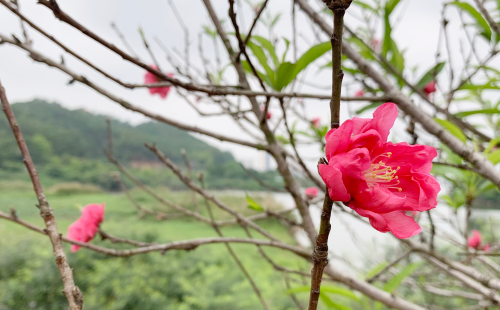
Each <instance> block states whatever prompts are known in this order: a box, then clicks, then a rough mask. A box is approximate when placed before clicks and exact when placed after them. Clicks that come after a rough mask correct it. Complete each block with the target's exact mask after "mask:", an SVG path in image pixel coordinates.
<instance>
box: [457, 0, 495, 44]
mask: <svg viewBox="0 0 500 310" xmlns="http://www.w3.org/2000/svg"><path fill="white" fill-rule="evenodd" d="M448 5H453V6H456V7H458V8H460V9H462V10H463V11H465V12H467V13H469V15H470V16H471V17H472V18H473V19H475V20H476V23H477V25H478V26H479V28H481V30H482V31H481V35H482V36H483V37H485V38H486V39H487V40H488V41H491V35H492V33H491V29H490V26H489V25H488V23H487V22H486V20H485V19H484V17H483V16H482V15H481V13H479V12H478V11H477V10H476V9H475V8H474V7H473V6H472V5H470V4H468V3H465V2H458V1H454V2H451V3H448Z"/></svg>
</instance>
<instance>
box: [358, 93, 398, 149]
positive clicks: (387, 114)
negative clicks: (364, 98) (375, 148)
mask: <svg viewBox="0 0 500 310" xmlns="http://www.w3.org/2000/svg"><path fill="white" fill-rule="evenodd" d="M397 117H398V108H397V106H396V105H395V104H394V103H392V102H387V103H384V104H383V105H381V106H380V107H378V108H377V109H376V110H375V112H374V113H373V119H372V120H370V122H368V123H367V124H366V125H365V126H364V127H363V129H362V130H361V132H367V131H368V130H370V129H374V130H376V131H378V133H379V134H380V138H381V141H382V142H387V137H389V131H390V130H391V128H392V126H394V122H395V121H396V118H397Z"/></svg>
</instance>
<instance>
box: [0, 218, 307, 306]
mask: <svg viewBox="0 0 500 310" xmlns="http://www.w3.org/2000/svg"><path fill="white" fill-rule="evenodd" d="M0 218H3V219H6V220H9V221H11V222H15V223H17V224H20V225H22V226H24V227H27V228H29V229H31V230H33V231H35V232H37V233H40V234H42V235H46V234H47V233H46V232H45V230H44V229H41V228H39V227H36V226H35V225H32V224H30V223H28V222H25V221H23V220H21V219H19V218H17V219H16V218H14V217H13V216H11V215H9V214H7V213H4V212H1V211H0ZM60 240H62V241H64V242H67V243H71V244H75V245H78V246H80V247H82V248H87V249H89V250H93V251H96V252H100V253H103V254H106V255H110V256H116V257H129V256H133V255H138V254H144V253H150V252H166V251H170V250H186V251H189V250H194V249H195V248H197V247H198V246H201V245H207V244H215V243H228V242H229V243H241V244H257V245H262V246H268V247H274V248H279V249H283V250H286V251H289V252H291V253H294V254H296V255H298V256H300V257H303V258H305V259H308V260H310V259H311V253H310V252H309V251H307V250H304V249H302V248H298V247H295V246H291V245H288V244H285V243H282V242H279V241H273V240H259V239H245V238H235V237H224V238H199V239H193V240H183V241H174V242H170V243H165V244H152V245H149V246H144V247H139V248H135V249H128V250H116V249H109V248H104V247H100V246H96V245H93V244H90V243H85V242H79V241H75V240H71V239H69V238H67V237H64V236H60ZM80 309H81V308H80Z"/></svg>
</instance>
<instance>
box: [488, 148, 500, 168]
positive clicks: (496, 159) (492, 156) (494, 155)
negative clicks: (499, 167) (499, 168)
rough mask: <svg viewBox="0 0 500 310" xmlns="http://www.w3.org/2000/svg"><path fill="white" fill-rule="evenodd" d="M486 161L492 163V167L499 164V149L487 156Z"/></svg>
mask: <svg viewBox="0 0 500 310" xmlns="http://www.w3.org/2000/svg"><path fill="white" fill-rule="evenodd" d="M488 159H489V160H490V161H491V162H492V163H493V165H496V164H498V163H500V149H498V150H496V151H493V152H492V153H491V154H490V155H489V156H488Z"/></svg>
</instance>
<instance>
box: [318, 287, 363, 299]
mask: <svg viewBox="0 0 500 310" xmlns="http://www.w3.org/2000/svg"><path fill="white" fill-rule="evenodd" d="M321 292H324V293H332V294H336V295H342V296H345V297H347V298H350V299H352V300H356V301H360V300H359V297H358V296H356V294H355V293H354V292H353V291H351V290H349V289H346V288H344V287H341V286H336V285H325V284H323V285H321Z"/></svg>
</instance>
